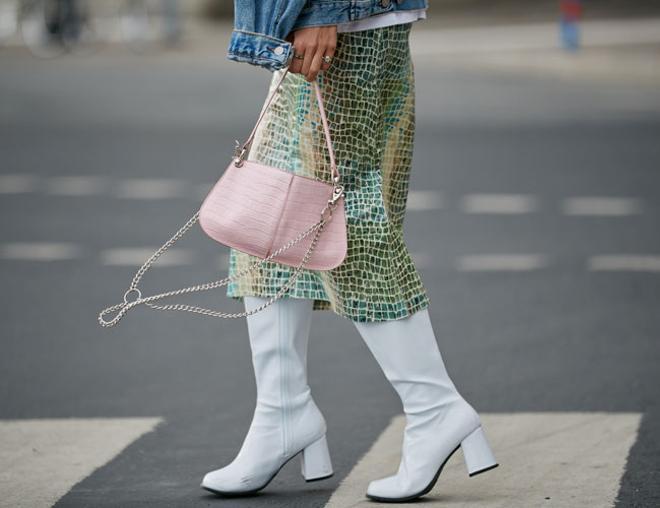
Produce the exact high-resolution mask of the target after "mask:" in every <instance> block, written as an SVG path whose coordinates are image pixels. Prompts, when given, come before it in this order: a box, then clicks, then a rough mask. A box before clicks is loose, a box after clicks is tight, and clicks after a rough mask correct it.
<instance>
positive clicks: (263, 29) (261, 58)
mask: <svg viewBox="0 0 660 508" xmlns="http://www.w3.org/2000/svg"><path fill="white" fill-rule="evenodd" d="M426 7H428V0H234V29H233V31H232V34H231V39H230V40H229V46H228V48H227V58H228V59H229V60H234V61H236V62H247V63H249V64H252V65H258V66H261V67H265V68H266V69H269V70H271V71H274V70H277V69H281V68H283V67H286V66H288V65H289V62H290V60H291V57H292V56H293V47H292V44H291V43H290V42H288V41H286V40H285V37H286V36H287V35H288V34H289V33H290V32H292V31H293V30H297V29H298V28H302V27H306V26H323V25H336V24H339V23H345V22H347V21H354V20H358V19H362V18H366V17H369V16H373V15H375V14H382V13H385V12H392V11H402V10H410V9H421V8H426Z"/></svg>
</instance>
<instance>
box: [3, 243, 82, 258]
mask: <svg viewBox="0 0 660 508" xmlns="http://www.w3.org/2000/svg"><path fill="white" fill-rule="evenodd" d="M81 255H82V248H81V247H80V246H78V245H75V244H72V243H46V242H16V243H6V244H3V245H2V246H0V257H1V258H2V259H11V260H17V261H62V260H66V259H75V258H78V257H80V256H81Z"/></svg>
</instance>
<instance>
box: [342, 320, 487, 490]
mask: <svg viewBox="0 0 660 508" xmlns="http://www.w3.org/2000/svg"><path fill="white" fill-rule="evenodd" d="M355 326H356V327H357V329H358V331H359V333H360V335H361V336H362V338H363V339H364V341H365V343H366V344H367V346H368V348H369V350H370V351H371V353H372V354H373V356H374V357H375V358H376V360H377V361H378V364H379V365H380V367H381V369H382V370H383V373H384V374H385V377H386V378H387V379H388V380H389V381H390V383H391V384H392V386H393V387H394V389H395V390H396V392H397V393H398V395H399V397H400V398H401V402H402V403H403V410H404V413H405V415H406V427H405V431H404V436H403V446H402V450H401V462H400V464H399V468H398V471H397V473H396V474H394V475H392V476H388V477H386V478H381V479H378V480H374V481H372V482H370V483H369V487H368V488H367V494H366V495H367V497H368V498H370V499H373V500H376V501H384V502H402V501H409V500H411V499H414V498H416V497H419V496H422V495H424V494H426V493H428V492H429V491H430V490H431V489H432V488H433V486H434V485H435V483H436V481H437V479H438V476H439V475H440V471H441V470H442V467H443V466H444V464H445V462H446V461H447V460H448V459H449V457H450V456H451V455H452V454H453V453H454V452H455V451H456V450H457V449H458V448H459V447H461V448H462V450H463V455H464V457H465V463H466V467H467V470H468V473H469V474H470V476H473V475H475V474H477V473H481V472H484V471H487V470H489V469H492V468H494V467H495V466H497V462H496V461H495V457H494V456H493V453H492V451H491V449H490V447H489V445H488V442H487V441H486V438H485V435H484V433H483V430H482V428H481V423H480V420H479V415H478V414H477V412H476V411H475V410H474V409H473V408H472V406H471V405H470V404H468V403H467V402H466V401H465V399H463V397H462V396H461V395H460V394H459V393H458V391H457V389H456V387H455V386H454V383H453V382H452V380H451V379H450V377H449V375H448V374H447V370H446V368H445V364H444V362H443V359H442V356H441V354H440V350H439V349H438V344H437V342H436V339H435V335H434V333H433V328H432V326H431V320H430V317H429V314H428V309H422V310H420V311H417V312H416V313H414V314H413V315H411V316H408V317H406V318H403V319H398V320H392V321H374V322H357V321H356V322H355Z"/></svg>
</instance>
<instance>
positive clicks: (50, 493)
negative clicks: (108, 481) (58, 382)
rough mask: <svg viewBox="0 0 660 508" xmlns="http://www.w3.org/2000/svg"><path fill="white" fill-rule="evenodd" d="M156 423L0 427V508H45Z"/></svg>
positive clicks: (90, 421)
mask: <svg viewBox="0 0 660 508" xmlns="http://www.w3.org/2000/svg"><path fill="white" fill-rule="evenodd" d="M161 421H162V418H64V419H37V420H4V421H0V449H1V450H2V453H0V471H2V474H0V508H42V507H43V508H46V507H50V506H52V505H53V504H54V503H55V502H57V500H58V499H59V498H61V497H62V496H63V495H64V494H66V493H67V492H68V491H69V489H71V487H73V486H74V485H75V484H76V483H78V482H79V481H81V480H83V479H84V478H85V477H87V476H89V475H90V474H91V473H92V472H93V471H94V470H95V469H97V468H99V467H101V466H102V465H104V464H106V463H108V462H109V461H111V460H112V459H114V458H115V457H116V456H117V455H118V454H119V453H121V451H122V450H124V449H125V448H126V446H128V445H129V444H130V443H132V442H133V441H135V440H136V439H138V438H139V437H140V436H142V435H143V434H145V433H147V432H150V431H152V430H153V429H154V427H155V426H156V425H157V424H158V423H159V422H161Z"/></svg>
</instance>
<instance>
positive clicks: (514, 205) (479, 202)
mask: <svg viewBox="0 0 660 508" xmlns="http://www.w3.org/2000/svg"><path fill="white" fill-rule="evenodd" d="M459 207H460V209H461V210H462V211H463V212H465V213H502V214H517V213H529V212H533V211H535V210H537V209H538V200H537V198H536V197H534V196H531V195H528V194H466V195H465V196H463V197H462V198H461V201H460V204H459Z"/></svg>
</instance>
